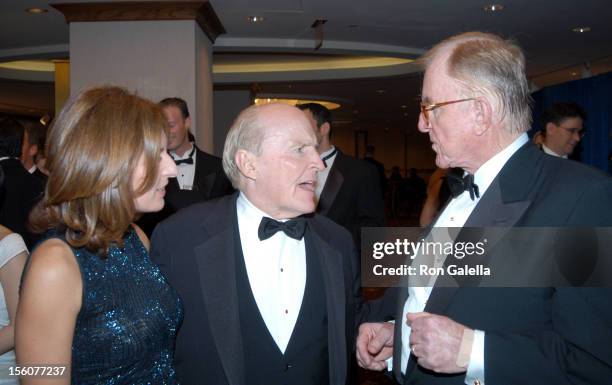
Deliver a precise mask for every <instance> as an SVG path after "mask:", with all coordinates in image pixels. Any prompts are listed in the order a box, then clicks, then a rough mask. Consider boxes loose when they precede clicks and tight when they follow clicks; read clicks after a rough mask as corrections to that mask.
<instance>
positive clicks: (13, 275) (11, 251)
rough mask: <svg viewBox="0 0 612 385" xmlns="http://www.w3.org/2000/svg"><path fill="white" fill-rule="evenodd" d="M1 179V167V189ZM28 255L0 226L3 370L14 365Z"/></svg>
mask: <svg viewBox="0 0 612 385" xmlns="http://www.w3.org/2000/svg"><path fill="white" fill-rule="evenodd" d="M3 180H4V172H3V171H2V167H0V190H1V189H2V182H3ZM1 196H2V194H1V192H0V197H1ZM0 200H1V198H0ZM1 204H2V202H0V205H1ZM27 255H28V251H27V249H26V245H25V243H24V242H23V239H22V238H21V236H20V235H19V234H16V233H13V232H11V230H9V229H7V228H6V227H4V226H2V225H0V366H3V367H8V366H15V352H14V351H13V347H14V346H15V338H14V336H15V333H14V320H15V314H16V313H17V301H18V298H19V280H20V279H21V273H22V271H23V266H24V265H25V261H26V258H27ZM0 384H2V385H8V384H15V385H17V384H19V380H18V379H0Z"/></svg>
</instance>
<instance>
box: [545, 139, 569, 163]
mask: <svg viewBox="0 0 612 385" xmlns="http://www.w3.org/2000/svg"><path fill="white" fill-rule="evenodd" d="M542 151H544V152H545V153H546V154H548V155H552V156H556V157H558V158H564V159H567V154H566V155H559V154H557V153H556V152H554V151H553V150H551V149H550V148H548V147H546V145H545V144H544V143H542Z"/></svg>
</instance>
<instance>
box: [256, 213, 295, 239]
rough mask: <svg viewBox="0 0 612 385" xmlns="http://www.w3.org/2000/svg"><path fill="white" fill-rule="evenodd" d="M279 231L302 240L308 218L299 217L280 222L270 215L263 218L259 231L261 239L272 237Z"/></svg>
mask: <svg viewBox="0 0 612 385" xmlns="http://www.w3.org/2000/svg"><path fill="white" fill-rule="evenodd" d="M278 231H282V232H284V233H285V234H286V235H287V236H288V237H291V238H293V239H297V240H300V239H302V238H303V237H304V232H305V231H306V219H304V218H300V217H298V218H293V219H290V220H288V221H286V222H279V221H277V220H274V219H272V218H268V217H263V218H261V222H260V223H259V229H258V231H257V235H258V236H259V240H260V241H264V240H266V239H268V238H270V237H271V236H273V235H274V234H276V233H277V232H278Z"/></svg>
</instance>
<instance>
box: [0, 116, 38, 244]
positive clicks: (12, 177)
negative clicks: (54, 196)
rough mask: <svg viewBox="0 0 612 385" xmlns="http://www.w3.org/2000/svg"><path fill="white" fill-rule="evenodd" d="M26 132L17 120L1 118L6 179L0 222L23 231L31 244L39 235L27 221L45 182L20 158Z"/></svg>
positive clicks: (1, 162) (0, 143) (0, 144)
mask: <svg viewBox="0 0 612 385" xmlns="http://www.w3.org/2000/svg"><path fill="white" fill-rule="evenodd" d="M24 132H25V130H24V127H23V125H21V123H19V122H18V121H16V120H14V119H11V118H4V119H2V120H0V166H2V168H3V169H4V178H5V179H4V186H3V187H2V191H0V224H2V225H4V226H6V227H8V228H9V229H11V230H13V231H14V232H16V233H18V234H20V235H21V236H22V237H23V238H24V240H25V241H26V244H27V245H28V247H32V246H33V244H34V242H35V240H36V238H37V237H36V236H35V235H34V234H33V233H31V232H30V231H28V230H27V226H26V224H27V220H28V216H29V215H30V210H31V209H32V207H33V206H34V204H36V202H38V200H39V199H40V198H41V197H42V193H43V190H44V183H43V182H42V181H41V180H39V179H38V178H36V177H35V176H32V175H30V173H28V171H27V170H26V169H25V168H24V167H23V164H22V163H21V161H20V160H19V158H20V156H21V151H22V147H23V137H24Z"/></svg>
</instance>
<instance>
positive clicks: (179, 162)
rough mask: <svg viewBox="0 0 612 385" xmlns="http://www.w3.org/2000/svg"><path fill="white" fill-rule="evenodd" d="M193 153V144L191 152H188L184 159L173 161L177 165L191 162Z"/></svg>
mask: <svg viewBox="0 0 612 385" xmlns="http://www.w3.org/2000/svg"><path fill="white" fill-rule="evenodd" d="M193 154H195V146H193V149H192V150H191V152H190V153H189V155H188V156H187V158H185V159H174V158H172V159H173V160H174V163H175V164H176V165H177V166H178V165H179V164H193Z"/></svg>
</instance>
